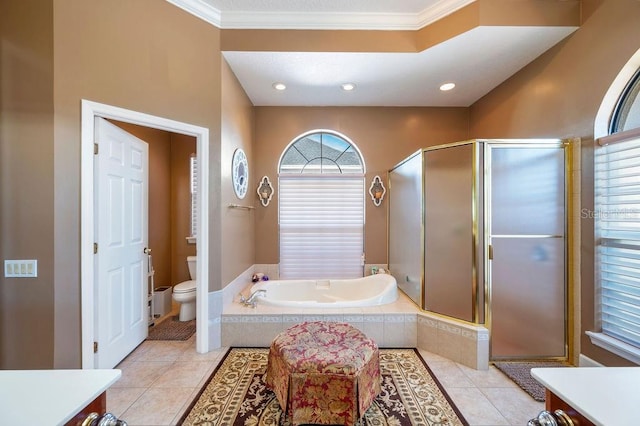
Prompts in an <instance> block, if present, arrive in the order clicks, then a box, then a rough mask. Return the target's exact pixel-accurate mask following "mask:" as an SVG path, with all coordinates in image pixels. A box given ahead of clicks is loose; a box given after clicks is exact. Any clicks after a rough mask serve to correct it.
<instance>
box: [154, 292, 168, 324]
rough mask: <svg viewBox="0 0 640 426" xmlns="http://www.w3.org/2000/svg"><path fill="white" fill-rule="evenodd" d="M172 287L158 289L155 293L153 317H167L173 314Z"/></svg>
mask: <svg viewBox="0 0 640 426" xmlns="http://www.w3.org/2000/svg"><path fill="white" fill-rule="evenodd" d="M171 293H172V291H171V287H170V286H162V287H158V288H156V289H155V290H154V292H153V315H155V316H159V317H162V316H165V315H167V314H168V313H169V312H171Z"/></svg>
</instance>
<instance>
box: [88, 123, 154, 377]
mask: <svg viewBox="0 0 640 426" xmlns="http://www.w3.org/2000/svg"><path fill="white" fill-rule="evenodd" d="M95 120H96V123H95V124H96V127H95V129H96V135H95V136H96V143H97V146H98V149H97V154H96V155H95V179H94V182H95V218H96V220H95V224H96V229H95V238H96V244H97V247H96V249H97V252H96V254H95V269H94V270H95V273H96V276H95V281H94V286H95V288H94V291H95V293H94V294H95V296H96V297H95V321H96V324H95V334H96V336H95V338H96V344H95V345H94V349H95V350H97V351H96V353H95V355H96V358H95V366H96V368H113V367H114V366H116V365H117V364H118V363H119V362H120V361H121V360H122V359H124V357H126V356H127V355H128V354H129V353H130V352H131V351H132V350H133V349H134V348H135V347H136V346H138V345H139V344H140V343H141V342H142V341H143V340H144V339H145V338H146V337H147V333H148V321H147V319H148V313H147V282H148V281H147V279H148V273H147V265H148V256H147V254H145V248H146V247H147V244H148V186H149V182H148V179H149V173H148V164H149V149H148V145H147V144H146V143H145V142H144V141H142V140H140V139H138V138H136V137H134V136H133V135H131V134H129V133H127V132H125V131H124V130H122V129H120V128H119V127H117V126H115V125H113V124H112V123H110V122H108V121H106V120H104V119H102V118H96V119H95Z"/></svg>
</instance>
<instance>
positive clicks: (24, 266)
mask: <svg viewBox="0 0 640 426" xmlns="http://www.w3.org/2000/svg"><path fill="white" fill-rule="evenodd" d="M4 276H5V278H35V277H37V276H38V261H37V260H36V259H23V260H5V261H4Z"/></svg>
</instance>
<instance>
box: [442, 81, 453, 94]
mask: <svg viewBox="0 0 640 426" xmlns="http://www.w3.org/2000/svg"><path fill="white" fill-rule="evenodd" d="M454 87H456V84H455V83H445V84H443V85H442V86H440V90H442V91H443V92H446V91H448V90H451V89H453V88H454Z"/></svg>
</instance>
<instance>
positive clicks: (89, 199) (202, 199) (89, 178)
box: [81, 100, 209, 369]
mask: <svg viewBox="0 0 640 426" xmlns="http://www.w3.org/2000/svg"><path fill="white" fill-rule="evenodd" d="M96 117H101V118H106V119H113V120H117V121H121V122H125V123H131V124H136V125H140V126H144V127H150V128H154V129H159V130H165V131H168V132H173V133H176V134H184V135H189V136H193V137H195V139H196V153H197V158H198V164H199V165H200V168H199V173H198V188H199V189H200V190H199V191H198V196H197V206H198V207H197V214H196V216H197V220H198V223H199V224H201V225H202V226H199V227H198V231H197V235H196V239H197V244H198V252H197V257H198V261H197V269H198V270H197V274H198V282H197V289H196V300H197V302H196V303H197V314H196V315H197V316H196V327H197V329H196V350H197V351H198V352H199V353H205V352H207V351H208V350H209V338H208V335H209V333H208V329H207V318H208V303H207V300H208V297H207V296H208V281H209V280H208V277H209V270H208V262H206V261H205V260H204V259H208V247H209V241H208V223H209V220H208V219H209V213H208V205H209V200H208V177H209V167H208V161H206V159H208V157H209V130H208V129H206V128H204V127H199V126H194V125H191V124H187V123H182V122H178V121H174V120H170V119H166V118H162V117H157V116H152V115H148V114H144V113H140V112H136V111H131V110H126V109H123V108H119V107H114V106H111V105H105V104H100V103H96V102H92V101H87V100H82V123H81V130H82V134H81V194H82V200H81V307H82V318H81V320H82V368H84V369H90V368H96V362H95V355H94V342H96V335H97V333H96V331H97V324H96V323H95V309H94V304H95V299H96V297H97V294H96V293H95V291H94V274H95V265H94V254H93V247H94V242H95V241H96V239H95V238H96V237H95V229H96V215H95V213H96V212H95V207H94V202H95V194H94V182H95V170H94V159H93V155H94V154H93V153H94V135H95V118H96Z"/></svg>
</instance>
